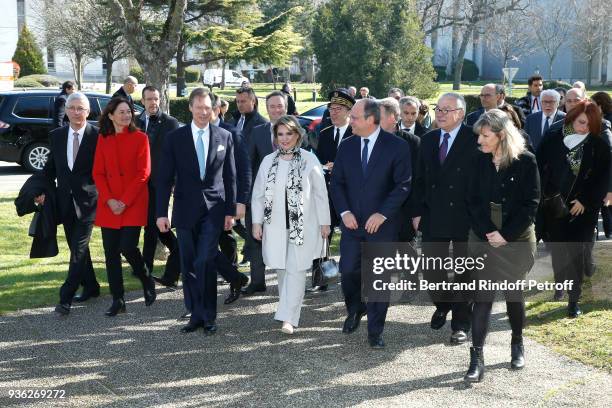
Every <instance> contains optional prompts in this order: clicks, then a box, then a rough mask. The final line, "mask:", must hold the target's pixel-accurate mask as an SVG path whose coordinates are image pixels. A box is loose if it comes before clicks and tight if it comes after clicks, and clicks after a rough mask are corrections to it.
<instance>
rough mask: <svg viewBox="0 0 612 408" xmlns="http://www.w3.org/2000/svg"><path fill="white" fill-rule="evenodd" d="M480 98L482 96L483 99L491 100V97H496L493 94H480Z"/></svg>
mask: <svg viewBox="0 0 612 408" xmlns="http://www.w3.org/2000/svg"><path fill="white" fill-rule="evenodd" d="M478 96H480V97H481V98H490V97H492V96H494V95H493V94H480V95H478Z"/></svg>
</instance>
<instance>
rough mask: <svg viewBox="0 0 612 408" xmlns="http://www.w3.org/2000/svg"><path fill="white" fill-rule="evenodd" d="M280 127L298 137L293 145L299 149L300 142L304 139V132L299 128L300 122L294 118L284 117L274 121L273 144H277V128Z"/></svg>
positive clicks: (290, 116)
mask: <svg viewBox="0 0 612 408" xmlns="http://www.w3.org/2000/svg"><path fill="white" fill-rule="evenodd" d="M281 125H283V126H285V127H286V128H287V129H289V130H290V131H291V132H292V133H295V134H296V135H298V139H297V142H296V144H295V145H296V146H297V147H300V146H301V145H302V140H303V139H304V134H305V133H306V131H305V130H304V128H302V127H301V126H300V122H298V121H297V119H296V118H295V116H292V115H284V116H281V117H280V118H279V119H278V120H277V121H276V123H275V124H274V126H273V127H272V129H273V131H274V142H275V143H276V142H278V127H279V126H281Z"/></svg>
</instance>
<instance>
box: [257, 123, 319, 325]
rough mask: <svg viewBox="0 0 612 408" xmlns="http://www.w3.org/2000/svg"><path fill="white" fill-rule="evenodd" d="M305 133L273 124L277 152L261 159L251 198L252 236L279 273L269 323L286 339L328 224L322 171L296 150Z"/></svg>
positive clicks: (296, 318) (292, 126) (289, 125)
mask: <svg viewBox="0 0 612 408" xmlns="http://www.w3.org/2000/svg"><path fill="white" fill-rule="evenodd" d="M304 133H305V132H304V129H302V128H301V127H300V125H299V123H298V121H297V120H296V119H295V118H294V117H293V116H282V117H281V118H280V119H278V121H277V122H276V123H275V124H274V127H273V134H274V136H273V139H274V143H273V144H274V146H277V147H278V148H277V150H276V151H274V152H273V153H270V154H269V155H267V156H266V157H264V159H263V160H262V162H261V165H260V167H259V171H258V172H257V178H256V179H255V184H254V186H253V194H252V197H251V211H252V216H253V230H252V233H253V237H254V238H255V239H257V240H261V241H262V252H263V260H264V263H265V264H266V266H267V267H268V268H271V269H276V270H277V272H278V294H279V302H278V309H277V311H276V314H275V316H274V318H275V319H276V320H279V321H281V322H282V328H281V330H282V331H283V332H284V333H287V334H293V332H294V329H295V328H296V327H297V326H298V323H299V319H300V311H301V308H302V300H303V298H304V289H305V283H306V273H307V272H308V270H309V269H310V268H311V266H312V261H313V259H316V258H320V256H321V252H322V249H323V241H324V240H325V239H327V237H328V236H329V232H330V222H331V221H330V215H329V201H328V198H327V188H326V186H325V178H324V176H323V168H322V167H321V164H320V163H319V160H318V159H317V157H316V156H315V155H314V154H312V153H310V152H308V151H306V150H304V149H301V148H300V146H301V144H302V139H303V137H304Z"/></svg>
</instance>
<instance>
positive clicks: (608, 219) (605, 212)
mask: <svg viewBox="0 0 612 408" xmlns="http://www.w3.org/2000/svg"><path fill="white" fill-rule="evenodd" d="M601 223H602V224H603V229H604V235H605V236H606V237H609V236H610V234H611V233H612V207H606V206H602V207H601Z"/></svg>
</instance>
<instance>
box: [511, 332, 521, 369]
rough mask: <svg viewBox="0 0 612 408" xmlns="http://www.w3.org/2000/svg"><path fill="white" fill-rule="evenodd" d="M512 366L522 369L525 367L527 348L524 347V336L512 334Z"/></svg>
mask: <svg viewBox="0 0 612 408" xmlns="http://www.w3.org/2000/svg"><path fill="white" fill-rule="evenodd" d="M510 353H511V354H510V355H511V360H510V368H512V369H513V370H520V369H521V368H523V367H525V348H524V347H523V337H522V336H520V337H519V336H517V337H515V336H512V344H511V345H510Z"/></svg>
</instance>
